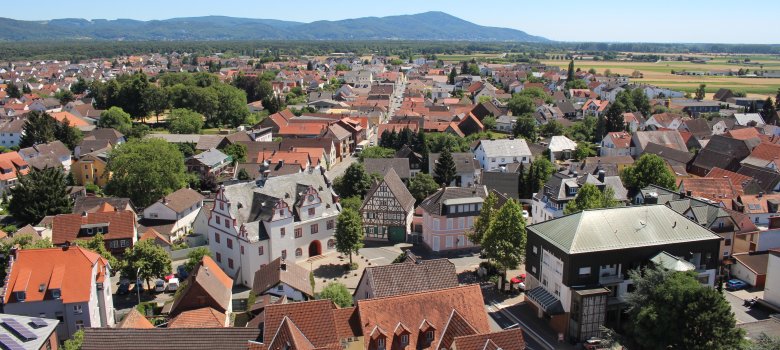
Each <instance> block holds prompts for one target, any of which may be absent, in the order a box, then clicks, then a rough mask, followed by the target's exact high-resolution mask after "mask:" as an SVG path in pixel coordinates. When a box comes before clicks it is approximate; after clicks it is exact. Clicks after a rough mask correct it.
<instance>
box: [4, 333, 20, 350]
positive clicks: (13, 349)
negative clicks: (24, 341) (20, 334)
mask: <svg viewBox="0 0 780 350" xmlns="http://www.w3.org/2000/svg"><path fill="white" fill-rule="evenodd" d="M0 345H1V346H2V347H3V349H5V350H24V346H22V345H21V344H19V343H18V342H17V341H16V340H15V339H14V338H11V336H10V335H8V334H0Z"/></svg>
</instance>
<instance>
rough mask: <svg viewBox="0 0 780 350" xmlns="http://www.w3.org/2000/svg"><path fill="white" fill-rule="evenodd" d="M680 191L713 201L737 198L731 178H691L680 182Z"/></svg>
mask: <svg viewBox="0 0 780 350" xmlns="http://www.w3.org/2000/svg"><path fill="white" fill-rule="evenodd" d="M680 190H681V191H686V192H691V196H694V197H702V198H707V199H711V200H719V199H724V198H736V197H737V196H738V195H739V194H738V193H737V190H736V188H734V184H732V183H731V179H730V178H723V177H719V178H709V177H691V178H684V179H682V180H681V181H680Z"/></svg>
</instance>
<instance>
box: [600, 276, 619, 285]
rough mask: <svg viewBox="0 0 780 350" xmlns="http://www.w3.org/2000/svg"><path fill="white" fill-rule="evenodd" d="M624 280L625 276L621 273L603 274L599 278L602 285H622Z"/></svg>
mask: <svg viewBox="0 0 780 350" xmlns="http://www.w3.org/2000/svg"><path fill="white" fill-rule="evenodd" d="M624 280H625V278H624V277H623V274H620V273H616V274H610V273H603V274H601V276H599V284H600V285H609V284H617V283H622V282H623V281H624Z"/></svg>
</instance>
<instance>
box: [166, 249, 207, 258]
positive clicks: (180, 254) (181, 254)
mask: <svg viewBox="0 0 780 350" xmlns="http://www.w3.org/2000/svg"><path fill="white" fill-rule="evenodd" d="M201 247H206V248H208V246H201ZM197 248H200V247H192V248H187V249H178V250H172V251H170V252H168V255H169V256H170V257H171V260H183V259H186V258H187V254H189V253H190V252H191V251H193V250H195V249H197Z"/></svg>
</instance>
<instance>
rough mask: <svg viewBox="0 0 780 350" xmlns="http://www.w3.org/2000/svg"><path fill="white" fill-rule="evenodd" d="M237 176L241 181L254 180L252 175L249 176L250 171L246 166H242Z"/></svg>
mask: <svg viewBox="0 0 780 350" xmlns="http://www.w3.org/2000/svg"><path fill="white" fill-rule="evenodd" d="M236 178H238V180H240V181H246V180H252V177H251V176H249V173H248V172H247V171H246V169H244V168H241V170H239V171H238V174H236Z"/></svg>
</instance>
